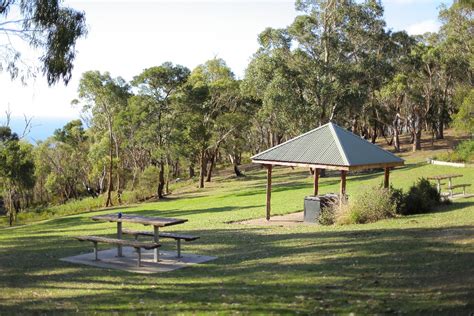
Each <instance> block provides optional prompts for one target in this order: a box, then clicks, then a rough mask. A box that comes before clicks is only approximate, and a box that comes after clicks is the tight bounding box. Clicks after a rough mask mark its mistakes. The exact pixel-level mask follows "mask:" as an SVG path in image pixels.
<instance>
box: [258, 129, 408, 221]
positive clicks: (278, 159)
mask: <svg viewBox="0 0 474 316" xmlns="http://www.w3.org/2000/svg"><path fill="white" fill-rule="evenodd" d="M252 162H253V163H257V164H262V165H264V166H265V167H266V168H267V201H266V211H267V214H266V218H267V220H270V213H271V186H272V167H273V166H274V165H277V166H291V167H304V168H311V169H313V175H314V185H313V195H315V196H316V195H318V187H319V175H320V171H321V170H322V169H328V170H339V171H340V172H341V185H340V197H344V196H345V195H346V176H347V172H348V171H356V170H365V169H378V168H383V169H384V171H385V173H384V187H385V188H388V186H389V177H390V169H391V168H394V167H397V166H402V165H404V160H403V159H401V158H400V157H397V156H396V155H394V154H392V153H391V152H389V151H387V150H384V149H382V148H380V147H379V146H377V145H375V144H372V143H370V142H368V141H367V140H365V139H363V138H361V137H360V136H358V135H355V134H354V133H351V132H350V131H348V130H346V129H344V128H342V127H340V126H338V125H336V124H334V123H332V122H329V123H327V124H325V125H322V126H320V127H318V128H316V129H313V130H311V131H309V132H307V133H304V134H302V135H299V136H297V137H295V138H292V139H290V140H288V141H286V142H284V143H281V144H279V145H277V146H274V147H272V148H270V149H267V150H265V151H263V152H261V153H258V154H256V155H255V156H253V157H252Z"/></svg>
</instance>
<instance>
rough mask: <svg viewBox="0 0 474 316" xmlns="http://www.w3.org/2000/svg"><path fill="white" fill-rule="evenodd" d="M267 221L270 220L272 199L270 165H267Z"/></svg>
mask: <svg viewBox="0 0 474 316" xmlns="http://www.w3.org/2000/svg"><path fill="white" fill-rule="evenodd" d="M266 167H267V221H269V220H270V212H271V208H272V207H271V200H272V165H267V166H266Z"/></svg>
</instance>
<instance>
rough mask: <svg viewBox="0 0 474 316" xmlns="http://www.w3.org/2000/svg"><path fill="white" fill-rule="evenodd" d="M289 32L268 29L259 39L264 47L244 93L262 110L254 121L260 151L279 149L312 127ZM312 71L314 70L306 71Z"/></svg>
mask: <svg viewBox="0 0 474 316" xmlns="http://www.w3.org/2000/svg"><path fill="white" fill-rule="evenodd" d="M291 41H292V39H291V37H290V35H289V34H288V32H287V30H284V29H272V28H267V29H265V30H264V31H263V32H262V33H260V34H259V36H258V42H259V44H260V48H259V49H258V51H257V52H256V53H255V54H254V56H253V58H252V60H251V61H250V63H249V65H248V67H247V69H246V73H245V79H244V80H243V82H242V85H241V86H242V92H243V94H244V95H245V96H246V97H247V98H251V99H253V100H258V101H259V102H261V107H259V108H258V109H257V111H256V115H255V116H254V118H253V123H254V124H253V125H254V128H255V131H254V134H255V137H254V138H255V139H258V140H259V144H256V149H257V150H259V149H263V148H268V147H271V146H275V145H277V144H279V143H280V142H282V141H283V139H284V138H285V137H291V136H294V135H296V134H298V133H300V132H301V131H302V130H304V129H305V128H307V127H308V125H309V126H310V120H311V121H312V119H311V118H312V115H311V112H310V109H309V108H308V103H307V102H306V100H305V98H304V90H305V87H304V86H303V81H302V79H301V73H300V69H296V68H295V61H296V59H297V56H294V53H293V52H292V50H291ZM306 71H310V69H306Z"/></svg>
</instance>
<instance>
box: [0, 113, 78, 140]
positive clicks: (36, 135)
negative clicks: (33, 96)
mask: <svg viewBox="0 0 474 316" xmlns="http://www.w3.org/2000/svg"><path fill="white" fill-rule="evenodd" d="M71 120H73V118H48V117H33V119H32V121H31V131H30V133H29V134H28V135H27V136H26V137H25V139H26V140H28V141H29V142H31V143H32V144H35V143H36V142H37V141H40V140H45V139H46V138H48V137H49V136H52V135H53V133H54V131H55V130H56V129H58V128H61V127H63V126H64V125H66V123H67V122H69V121H71ZM4 122H5V120H4V117H0V124H3V123H4ZM10 128H11V129H12V130H13V131H14V132H15V133H17V134H18V135H19V136H21V135H22V134H23V131H24V129H25V120H24V118H22V117H12V118H11V120H10Z"/></svg>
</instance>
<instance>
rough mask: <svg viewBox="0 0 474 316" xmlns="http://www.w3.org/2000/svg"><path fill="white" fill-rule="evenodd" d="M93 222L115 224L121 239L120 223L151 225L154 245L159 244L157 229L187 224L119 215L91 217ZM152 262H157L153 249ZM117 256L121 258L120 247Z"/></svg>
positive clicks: (155, 218)
mask: <svg viewBox="0 0 474 316" xmlns="http://www.w3.org/2000/svg"><path fill="white" fill-rule="evenodd" d="M92 219H93V220H95V221H104V222H116V223H117V238H118V239H122V223H136V224H143V225H152V226H153V232H154V235H153V241H154V242H155V243H158V242H159V238H160V237H159V234H160V233H159V228H160V227H165V226H171V225H178V224H182V223H185V222H187V221H188V220H187V219H179V218H165V217H149V216H138V215H127V214H121V216H120V217H119V214H105V215H97V216H93V217H92ZM154 252H155V254H154V261H155V262H158V260H159V259H158V258H159V250H158V248H155V249H154ZM117 256H118V257H122V246H121V245H118V246H117Z"/></svg>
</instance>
